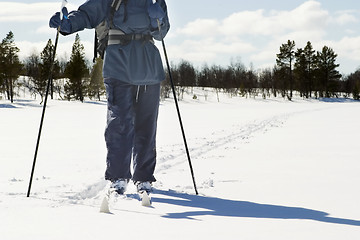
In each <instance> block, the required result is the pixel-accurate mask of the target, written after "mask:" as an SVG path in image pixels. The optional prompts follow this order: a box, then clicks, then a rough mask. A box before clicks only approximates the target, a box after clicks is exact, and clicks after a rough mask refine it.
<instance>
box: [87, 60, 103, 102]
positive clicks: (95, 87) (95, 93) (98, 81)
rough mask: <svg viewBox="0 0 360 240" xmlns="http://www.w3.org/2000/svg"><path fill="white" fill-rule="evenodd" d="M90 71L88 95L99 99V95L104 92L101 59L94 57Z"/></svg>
mask: <svg viewBox="0 0 360 240" xmlns="http://www.w3.org/2000/svg"><path fill="white" fill-rule="evenodd" d="M95 61H96V62H95V64H94V66H93V68H92V71H91V76H90V84H89V87H88V95H89V97H90V98H93V97H96V98H97V99H98V100H99V101H100V96H101V95H103V94H104V93H105V86H104V79H103V76H102V69H103V60H102V59H101V58H96V60H95Z"/></svg>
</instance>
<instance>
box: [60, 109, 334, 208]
mask: <svg viewBox="0 0 360 240" xmlns="http://www.w3.org/2000/svg"><path fill="white" fill-rule="evenodd" d="M327 108H328V107H326V108H324V107H323V108H317V109H308V110H301V111H294V112H290V113H286V114H279V115H274V116H271V117H268V118H265V119H262V120H259V119H257V120H254V121H251V122H249V123H247V124H245V125H240V124H236V125H233V126H232V127H231V128H226V129H222V130H219V131H216V132H212V133H211V134H210V135H211V139H210V140H209V139H208V138H196V139H195V140H194V139H192V143H197V144H196V146H194V145H192V146H191V147H190V148H189V151H190V155H191V158H192V159H201V158H202V156H203V155H204V154H209V152H211V151H216V150H218V149H219V148H224V150H226V149H227V148H229V146H233V147H234V148H235V149H239V148H241V145H242V144H249V143H250V142H251V139H252V138H254V137H256V136H257V135H259V134H267V133H268V132H270V131H271V130H272V129H274V128H280V127H282V126H283V125H284V123H285V122H286V121H287V119H288V118H290V117H292V116H295V115H298V114H307V113H310V112H313V111H321V110H326V109H327ZM226 146H228V147H226ZM169 148H170V149H172V151H171V152H172V153H171V154H168V155H162V151H161V149H167V150H165V151H164V152H166V153H168V152H169V151H168V149H169ZM158 152H160V154H158V160H157V161H158V163H157V164H158V166H157V168H156V172H155V173H156V174H162V173H163V174H166V171H167V170H168V169H169V168H173V167H176V166H179V165H182V164H186V163H187V158H186V156H185V154H186V153H185V149H184V145H183V144H173V145H170V146H162V147H161V148H160V151H159V150H158ZM217 157H221V156H217ZM236 181H238V180H224V181H222V182H236ZM156 186H160V187H161V186H162V183H161V182H160V181H158V182H157V183H156ZM213 186H214V180H213V179H211V178H210V179H207V180H205V181H203V182H202V183H201V184H200V185H199V186H198V188H200V189H201V188H209V187H213ZM106 187H107V181H105V180H102V179H101V180H99V181H98V182H95V183H93V184H91V185H88V186H87V187H86V189H84V190H83V191H81V192H79V193H75V194H74V192H71V193H68V194H63V195H62V196H61V197H62V199H63V201H66V202H68V203H69V204H84V205H89V204H90V205H95V206H97V205H98V204H99V201H101V199H102V197H103V196H104V192H105V189H106ZM184 188H185V189H191V188H192V186H185V187H184ZM89 202H91V203H89Z"/></svg>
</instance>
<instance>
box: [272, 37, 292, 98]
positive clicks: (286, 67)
mask: <svg viewBox="0 0 360 240" xmlns="http://www.w3.org/2000/svg"><path fill="white" fill-rule="evenodd" d="M294 49H295V41H290V40H288V42H287V43H285V44H282V45H281V46H280V53H279V54H277V55H276V56H277V59H276V64H277V65H278V66H279V67H280V68H281V69H283V71H282V72H283V73H285V75H284V76H283V77H284V79H283V80H284V85H283V87H284V92H285V90H286V89H287V83H289V89H290V95H288V98H289V100H291V99H292V92H293V64H294V63H295V60H294V59H295V51H294Z"/></svg>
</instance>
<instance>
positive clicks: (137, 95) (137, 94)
mask: <svg viewBox="0 0 360 240" xmlns="http://www.w3.org/2000/svg"><path fill="white" fill-rule="evenodd" d="M139 92H140V85H139V86H138V87H137V91H136V98H135V102H138V101H139Z"/></svg>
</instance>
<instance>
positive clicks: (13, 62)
mask: <svg viewBox="0 0 360 240" xmlns="http://www.w3.org/2000/svg"><path fill="white" fill-rule="evenodd" d="M14 41H15V40H14V34H13V33H12V32H11V31H10V32H9V33H8V34H7V35H6V37H5V38H4V39H3V40H2V42H1V47H0V69H1V70H0V76H1V77H0V79H2V82H3V85H4V86H3V88H4V89H5V91H6V94H7V98H8V100H11V102H13V101H14V87H15V84H16V80H17V79H18V77H19V76H20V73H21V71H22V64H21V62H20V60H19V56H18V52H19V51H20V49H19V48H18V47H16V45H15V43H14Z"/></svg>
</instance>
